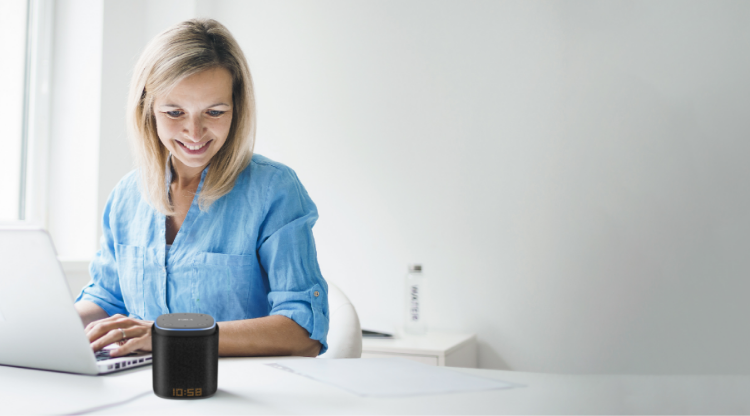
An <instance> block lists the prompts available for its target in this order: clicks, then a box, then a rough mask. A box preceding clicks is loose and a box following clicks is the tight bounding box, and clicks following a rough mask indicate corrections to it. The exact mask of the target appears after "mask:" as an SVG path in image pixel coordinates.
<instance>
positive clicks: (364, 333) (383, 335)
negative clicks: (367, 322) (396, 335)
mask: <svg viewBox="0 0 750 416" xmlns="http://www.w3.org/2000/svg"><path fill="white" fill-rule="evenodd" d="M362 337H363V338H393V334H389V333H387V332H378V331H369V330H367V329H363V330H362Z"/></svg>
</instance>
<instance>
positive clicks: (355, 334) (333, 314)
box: [318, 282, 362, 358]
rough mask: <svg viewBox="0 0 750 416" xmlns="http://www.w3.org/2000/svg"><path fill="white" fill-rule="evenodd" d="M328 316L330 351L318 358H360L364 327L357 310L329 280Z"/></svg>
mask: <svg viewBox="0 0 750 416" xmlns="http://www.w3.org/2000/svg"><path fill="white" fill-rule="evenodd" d="M328 317H329V322H328V351H326V352H325V354H323V355H319V356H318V358H360V357H361V356H362V327H360V326H359V316H357V310H356V309H354V305H352V303H351V302H350V301H349V298H347V297H346V295H345V294H344V292H342V291H341V289H339V288H338V287H337V286H336V285H334V284H333V283H331V282H328Z"/></svg>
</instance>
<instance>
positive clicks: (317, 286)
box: [258, 166, 328, 354]
mask: <svg viewBox="0 0 750 416" xmlns="http://www.w3.org/2000/svg"><path fill="white" fill-rule="evenodd" d="M265 200H266V203H265V209H264V213H265V218H264V220H263V222H262V225H261V228H260V230H259V231H260V232H259V234H258V235H259V238H258V257H259V260H260V263H261V265H262V266H263V269H264V270H265V272H266V274H267V276H268V283H269V289H270V292H269V294H268V302H269V304H270V306H271V311H270V315H283V316H286V317H287V318H290V319H292V320H293V321H294V322H296V323H297V324H298V325H300V326H301V327H303V328H305V329H306V330H307V332H308V333H309V334H310V338H311V339H314V340H317V341H320V343H321V344H322V348H321V350H320V354H323V353H324V352H325V351H326V350H327V349H328V343H327V340H326V337H327V335H328V284H327V283H326V281H325V279H323V276H322V275H321V273H320V267H319V265H318V258H317V251H316V249H315V239H314V237H313V232H312V227H313V225H314V224H315V221H316V220H317V219H318V210H317V208H316V207H315V204H314V203H313V201H312V199H310V197H309V195H308V194H307V191H306V190H305V188H304V187H303V186H302V184H301V183H300V181H299V179H298V178H297V175H296V174H295V173H294V171H292V170H291V169H289V168H287V167H285V166H283V167H279V168H278V171H277V172H276V173H275V174H274V175H273V176H272V177H271V179H270V181H269V184H268V187H267V189H266V198H265Z"/></svg>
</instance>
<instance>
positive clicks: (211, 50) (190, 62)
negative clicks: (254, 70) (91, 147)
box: [127, 19, 255, 216]
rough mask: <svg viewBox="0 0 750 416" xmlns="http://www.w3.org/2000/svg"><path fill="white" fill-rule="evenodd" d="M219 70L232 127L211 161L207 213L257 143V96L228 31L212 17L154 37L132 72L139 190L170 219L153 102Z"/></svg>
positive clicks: (204, 201)
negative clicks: (223, 73) (226, 77)
mask: <svg viewBox="0 0 750 416" xmlns="http://www.w3.org/2000/svg"><path fill="white" fill-rule="evenodd" d="M216 67H221V68H225V69H227V70H228V71H229V73H230V74H232V100H233V105H232V112H233V113H232V125H231V127H230V129H229V135H228V136H227V139H226V141H225V143H224V145H223V146H222V147H221V149H219V151H218V152H217V153H216V154H215V155H214V156H213V158H211V162H210V168H209V169H208V172H207V173H206V177H205V179H204V182H203V187H202V189H201V193H200V197H199V199H198V204H199V207H200V209H201V210H202V211H206V210H208V208H209V207H210V206H211V204H212V203H213V202H215V201H216V200H217V199H219V198H221V197H222V196H224V195H226V194H227V193H229V191H231V190H232V188H233V187H234V183H235V181H236V180H237V176H238V175H239V174H240V172H242V170H243V169H244V168H245V167H247V165H248V163H250V159H251V158H252V155H253V147H254V144H255V97H254V94H253V82H252V78H251V76H250V69H249V67H248V65H247V61H246V60H245V55H244V54H243V53H242V50H241V49H240V47H239V45H238V44H237V41H236V40H235V39H234V37H233V36H232V34H231V33H229V30H227V28H226V27H224V26H223V25H222V24H221V23H219V22H217V21H215V20H212V19H191V20H187V21H185V22H182V23H178V24H176V25H174V26H172V27H170V28H169V29H167V30H165V31H164V32H162V33H161V34H159V35H158V36H156V37H155V38H154V39H153V40H152V41H151V42H150V43H149V44H148V46H147V47H146V50H145V51H144V52H143V54H142V55H141V57H140V59H139V60H138V63H137V64H136V66H135V70H134V71H133V78H132V80H131V82H130V92H129V95H128V107H127V118H128V131H129V135H130V138H131V141H132V144H133V147H134V153H135V155H136V163H137V165H138V169H139V171H140V177H141V184H142V187H143V188H142V192H143V194H144V196H145V197H146V198H147V199H148V200H149V201H150V202H151V204H152V206H153V207H154V208H155V209H156V210H158V211H159V212H161V213H163V214H165V215H167V216H170V215H174V210H173V208H172V205H171V204H170V202H169V197H168V194H167V190H168V189H167V187H168V186H169V184H167V183H166V177H165V166H166V163H167V158H168V157H169V151H168V150H167V148H166V147H165V146H164V145H163V144H162V143H161V141H160V140H159V137H158V135H157V132H156V119H155V117H154V111H153V104H154V99H155V97H157V96H160V95H162V94H168V92H169V91H170V90H171V89H172V88H173V87H174V86H175V85H176V84H177V83H179V82H180V81H181V80H183V79H185V78H186V77H189V76H190V75H193V74H196V73H198V72H202V71H205V70H207V69H211V68H216Z"/></svg>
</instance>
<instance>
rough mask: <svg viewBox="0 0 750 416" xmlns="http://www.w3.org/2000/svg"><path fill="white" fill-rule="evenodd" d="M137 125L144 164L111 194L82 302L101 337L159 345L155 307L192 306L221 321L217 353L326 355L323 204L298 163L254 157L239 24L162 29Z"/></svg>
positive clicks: (126, 344) (147, 67)
mask: <svg viewBox="0 0 750 416" xmlns="http://www.w3.org/2000/svg"><path fill="white" fill-rule="evenodd" d="M128 123H129V127H130V130H131V131H130V133H131V136H132V139H133V140H134V144H135V146H134V147H135V149H136V154H137V156H138V158H137V160H138V169H136V170H135V171H133V172H131V173H130V174H128V175H126V176H125V177H124V178H123V179H122V180H121V181H120V183H119V184H118V185H117V186H116V187H115V189H114V190H113V191H112V194H111V195H110V197H109V201H108V202H107V205H106V207H105V210H104V220H103V231H104V233H103V237H102V245H101V250H100V251H99V252H98V253H97V255H96V257H95V258H94V261H93V262H92V264H91V267H90V273H91V277H92V279H91V282H90V283H89V285H88V286H86V287H85V288H84V289H83V290H82V291H81V294H80V295H79V296H78V298H77V299H76V309H77V310H78V313H79V314H80V316H81V319H82V320H83V322H84V325H85V326H86V332H87V334H88V337H89V340H90V341H91V346H92V348H93V349H94V350H95V351H98V350H100V349H102V348H103V347H105V346H106V345H109V344H112V343H115V342H119V343H120V345H119V347H118V348H117V349H115V350H113V351H111V355H112V356H122V355H125V354H128V353H130V352H132V351H134V350H136V349H140V350H145V351H150V350H151V325H152V323H153V321H154V320H156V318H157V317H158V316H159V315H161V314H165V313H175V312H194V313H205V314H209V315H211V316H213V317H214V319H215V320H216V321H217V322H218V325H219V327H220V332H219V333H220V338H219V354H220V355H224V356H228V355H238V356H252V355H305V356H316V355H318V354H322V353H323V352H325V350H326V349H327V345H326V335H327V332H328V300H327V292H328V286H327V284H326V282H325V280H324V279H323V277H322V276H321V274H320V269H319V266H318V264H317V259H316V251H315V242H314V240H313V234H312V226H313V224H314V223H315V221H316V219H317V217H318V214H317V209H316V208H315V204H314V203H313V202H312V200H311V199H310V197H309V196H308V195H307V192H306V191H305V188H304V187H303V186H302V184H301V183H300V182H299V180H298V179H297V176H296V175H295V173H294V172H293V171H292V170H291V169H289V168H288V167H286V166H284V165H282V164H279V163H276V162H274V161H271V160H269V159H267V158H264V157H262V156H259V155H253V154H252V148H253V143H254V134H255V105H254V98H253V87H252V80H251V78H250V72H249V69H248V66H247V62H246V61H245V57H244V55H243V53H242V51H241V50H240V48H239V46H238V45H237V42H236V41H235V40H234V38H233V37H232V35H231V34H230V33H229V31H228V30H227V29H226V28H225V27H224V26H222V25H221V24H220V23H218V22H216V21H214V20H189V21H186V22H183V23H180V24H178V25H176V26H174V27H172V28H170V29H168V30H167V31H165V32H164V33H162V34H160V35H159V36H157V37H156V38H155V39H154V40H153V41H152V42H151V43H150V44H149V46H148V47H147V48H146V50H145V51H144V53H143V55H142V56H141V58H140V60H139V62H138V64H137V65H136V68H135V71H134V74H133V79H132V81H131V86H130V95H129V103H128Z"/></svg>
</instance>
